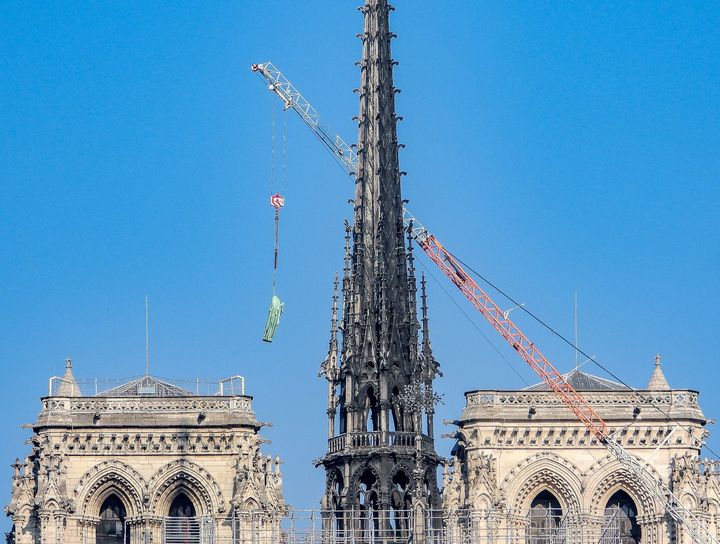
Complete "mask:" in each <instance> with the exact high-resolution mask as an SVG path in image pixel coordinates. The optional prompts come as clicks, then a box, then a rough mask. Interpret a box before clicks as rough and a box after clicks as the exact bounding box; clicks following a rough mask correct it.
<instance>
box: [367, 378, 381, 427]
mask: <svg viewBox="0 0 720 544" xmlns="http://www.w3.org/2000/svg"><path fill="white" fill-rule="evenodd" d="M379 415H380V414H379V410H378V400H377V397H376V396H375V390H374V389H373V388H372V387H369V388H368V390H367V396H366V397H365V407H364V416H365V430H366V431H371V432H372V431H379V430H380V418H379Z"/></svg>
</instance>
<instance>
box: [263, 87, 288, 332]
mask: <svg viewBox="0 0 720 544" xmlns="http://www.w3.org/2000/svg"><path fill="white" fill-rule="evenodd" d="M276 109H277V99H276V98H275V97H273V108H272V135H271V139H272V141H271V164H270V205H271V206H272V207H273V208H274V209H275V226H274V240H273V273H272V298H271V300H270V309H269V310H268V317H267V322H266V323H265V333H264V334H263V341H265V342H272V340H273V337H274V335H275V331H276V330H277V327H278V325H279V323H280V316H281V315H282V312H283V307H284V306H285V305H284V304H283V303H282V302H281V301H280V298H279V297H278V296H277V294H276V288H277V271H278V257H279V253H280V208H282V207H283V206H284V205H285V198H284V197H283V196H282V195H281V193H280V192H277V191H276V187H275V162H276V161H275V124H276V123H275V121H276V119H275V118H276ZM286 147H287V134H286V115H285V110H284V111H283V115H282V150H281V158H280V191H283V192H284V191H285V159H286Z"/></svg>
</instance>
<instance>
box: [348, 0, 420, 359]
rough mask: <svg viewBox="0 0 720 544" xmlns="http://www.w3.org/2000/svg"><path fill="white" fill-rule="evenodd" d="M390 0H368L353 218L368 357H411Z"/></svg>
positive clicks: (361, 336) (360, 337) (360, 332)
mask: <svg viewBox="0 0 720 544" xmlns="http://www.w3.org/2000/svg"><path fill="white" fill-rule="evenodd" d="M391 9H392V8H391V7H390V6H389V5H388V3H387V0H366V2H365V5H364V6H363V7H361V8H360V10H361V11H362V13H363V15H364V20H365V26H364V32H363V33H362V34H360V35H359V37H360V39H361V40H362V51H363V54H362V60H361V62H360V63H359V64H360V113H359V116H358V117H357V119H358V150H357V151H358V166H357V178H356V185H355V222H354V226H353V280H354V286H353V287H354V295H355V296H354V297H353V298H354V300H353V301H352V304H353V305H354V306H355V308H354V314H355V315H356V316H357V327H353V330H351V331H348V333H349V334H351V335H352V336H353V341H354V342H356V344H357V353H362V358H363V359H364V361H362V362H363V363H368V362H370V361H372V362H374V363H375V364H384V363H387V361H382V360H381V359H384V358H386V357H389V358H391V359H393V360H395V361H402V360H404V361H407V360H408V359H409V355H410V350H409V340H410V338H409V334H408V332H409V331H408V327H407V326H406V325H407V311H408V286H407V262H406V258H405V245H404V236H403V229H402V198H401V194H400V170H399V166H398V143H397V130H396V123H397V121H398V117H397V116H396V115H395V93H396V92H397V89H395V87H394V86H393V76H392V71H393V65H394V64H395V62H394V61H393V60H392V58H391V55H390V41H391V40H392V38H393V37H394V35H393V34H392V33H391V32H390V29H389V21H388V13H389V11H390V10H391Z"/></svg>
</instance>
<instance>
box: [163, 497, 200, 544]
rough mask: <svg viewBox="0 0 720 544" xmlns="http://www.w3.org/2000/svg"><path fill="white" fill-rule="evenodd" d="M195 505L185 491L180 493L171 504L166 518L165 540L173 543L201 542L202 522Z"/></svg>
mask: <svg viewBox="0 0 720 544" xmlns="http://www.w3.org/2000/svg"><path fill="white" fill-rule="evenodd" d="M195 516H196V513H195V506H194V505H193V503H192V501H191V500H190V499H189V498H188V496H187V495H185V493H179V494H178V495H177V496H176V497H175V498H174V499H173V501H172V503H171V504H170V510H169V511H168V518H169V519H166V520H165V541H166V542H173V544H191V543H194V542H199V540H198V538H199V537H200V522H199V520H197V519H196V518H195Z"/></svg>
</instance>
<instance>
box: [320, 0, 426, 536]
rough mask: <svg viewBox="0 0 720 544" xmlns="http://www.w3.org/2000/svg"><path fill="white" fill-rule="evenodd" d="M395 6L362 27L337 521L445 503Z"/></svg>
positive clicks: (339, 381)
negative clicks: (403, 134)
mask: <svg viewBox="0 0 720 544" xmlns="http://www.w3.org/2000/svg"><path fill="white" fill-rule="evenodd" d="M392 10H393V8H392V7H391V6H390V5H389V4H388V3H387V0H365V5H364V6H362V7H361V8H360V11H361V12H362V13H363V16H364V21H365V27H364V32H363V33H362V34H360V35H359V38H360V39H361V41H362V60H361V61H360V62H359V66H360V88H359V95H360V112H359V115H358V117H357V121H358V125H359V131H358V147H357V154H358V166H357V177H356V182H355V201H354V204H355V209H354V223H353V225H352V226H348V227H347V229H346V237H345V266H344V273H343V278H342V285H341V291H342V303H341V304H340V305H339V304H338V300H339V299H338V280H337V279H336V281H335V289H334V295H333V311H332V325H331V335H330V346H329V353H328V357H327V359H326V360H325V361H324V362H323V365H322V372H321V374H322V375H324V376H325V377H326V378H327V380H328V438H329V440H328V451H327V454H326V455H325V456H324V457H323V458H322V459H321V460H320V461H319V464H322V465H323V466H324V468H325V470H326V477H327V479H326V491H325V496H324V498H323V508H324V509H325V510H327V511H333V512H335V518H336V527H339V528H342V525H343V523H346V524H347V523H348V521H349V518H348V516H349V515H350V514H349V513H350V512H355V513H357V512H363V511H368V510H370V509H372V510H373V511H383V512H392V511H410V510H415V511H417V509H418V508H422V509H428V508H436V507H438V506H439V493H438V488H437V477H436V469H437V467H438V464H439V463H440V458H439V457H438V456H437V454H436V453H435V449H434V442H433V432H432V416H433V402H432V397H433V396H434V394H433V392H432V383H433V379H434V378H435V376H436V375H437V374H438V373H439V370H438V364H437V362H436V361H435V359H434V358H433V356H432V351H431V348H430V339H429V333H428V321H427V305H426V303H425V300H426V297H425V283H424V280H423V282H422V297H421V298H422V327H421V325H420V323H419V322H418V318H417V304H416V301H417V297H416V291H417V287H416V278H415V267H414V258H413V254H412V246H411V245H410V240H409V239H408V238H407V237H406V233H405V232H404V230H403V222H402V197H401V191H400V177H401V175H402V173H401V172H400V169H399V164H398V147H399V146H398V141H397V130H396V124H397V122H398V121H399V120H400V118H399V117H398V116H397V115H396V114H395V94H396V93H397V92H398V90H397V89H396V88H395V87H394V86H393V66H394V65H395V64H397V63H396V62H395V61H394V60H393V59H392V57H391V54H390V42H391V40H392V38H394V35H393V34H392V33H391V32H390V29H389V13H390V12H391V11H392ZM339 306H340V308H339ZM338 310H340V314H341V315H340V318H339V319H338ZM421 328H422V339H421V337H420V329H421ZM339 332H340V333H341V337H340V338H339ZM420 406H424V409H423V408H420ZM423 416H424V417H423ZM353 515H354V514H353ZM382 523H386V524H387V525H388V527H387V528H388V529H389V530H393V531H395V530H402V529H403V528H402V527H401V525H402V523H400V522H397V523H395V522H389V521H388V522H382V521H377V520H376V522H375V525H376V526H378V525H380V524H382ZM393 525H396V527H393ZM405 528H406V529H407V527H405Z"/></svg>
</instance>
